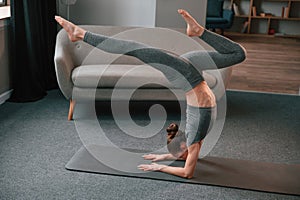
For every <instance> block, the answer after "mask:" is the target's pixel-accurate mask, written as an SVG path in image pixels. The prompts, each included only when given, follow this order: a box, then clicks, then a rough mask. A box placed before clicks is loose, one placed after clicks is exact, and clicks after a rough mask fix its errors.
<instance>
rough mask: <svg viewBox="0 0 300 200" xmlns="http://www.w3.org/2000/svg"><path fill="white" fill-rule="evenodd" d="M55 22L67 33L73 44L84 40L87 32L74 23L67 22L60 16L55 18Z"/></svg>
mask: <svg viewBox="0 0 300 200" xmlns="http://www.w3.org/2000/svg"><path fill="white" fill-rule="evenodd" d="M55 20H56V21H57V22H58V23H59V24H60V25H61V26H62V27H63V28H64V29H65V30H66V31H67V33H68V36H69V38H70V40H71V41H72V42H76V41H78V40H82V39H83V37H84V34H85V33H86V31H85V30H84V29H82V28H80V27H78V26H76V25H75V24H73V23H72V22H69V21H67V20H65V19H64V18H62V17H60V16H55Z"/></svg>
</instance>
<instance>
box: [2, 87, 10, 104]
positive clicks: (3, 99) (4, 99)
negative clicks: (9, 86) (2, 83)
mask: <svg viewBox="0 0 300 200" xmlns="http://www.w3.org/2000/svg"><path fill="white" fill-rule="evenodd" d="M12 91H13V90H8V91H6V92H4V93H2V94H0V105H1V104H3V103H4V102H5V101H6V100H7V99H9V98H10V95H11V93H12Z"/></svg>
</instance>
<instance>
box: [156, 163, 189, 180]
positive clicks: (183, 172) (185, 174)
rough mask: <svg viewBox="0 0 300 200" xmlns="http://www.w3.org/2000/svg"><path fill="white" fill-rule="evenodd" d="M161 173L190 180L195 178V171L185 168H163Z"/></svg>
mask: <svg viewBox="0 0 300 200" xmlns="http://www.w3.org/2000/svg"><path fill="white" fill-rule="evenodd" d="M159 171H161V172H164V173H168V174H172V175H175V176H180V177H182V178H188V179H190V178H193V175H194V170H191V169H187V168H185V167H171V166H163V167H161V169H160V170H159Z"/></svg>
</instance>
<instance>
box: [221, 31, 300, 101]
mask: <svg viewBox="0 0 300 200" xmlns="http://www.w3.org/2000/svg"><path fill="white" fill-rule="evenodd" d="M225 36H226V37H228V38H230V39H232V40H233V41H236V42H238V43H240V44H241V45H242V46H244V47H245V49H246V50H247V58H246V60H245V61H244V62H243V63H241V64H238V65H235V66H234V68H233V74H232V78H231V81H230V83H229V89H236V90H250V91H260V92H272V93H287V94H298V95H299V87H300V39H299V38H297V39H296V38H281V37H263V36H241V35H234V34H228V33H227V34H226V33H225Z"/></svg>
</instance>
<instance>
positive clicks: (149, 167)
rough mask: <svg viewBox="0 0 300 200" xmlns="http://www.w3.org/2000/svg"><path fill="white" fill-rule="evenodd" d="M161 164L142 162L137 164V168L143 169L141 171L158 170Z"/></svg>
mask: <svg viewBox="0 0 300 200" xmlns="http://www.w3.org/2000/svg"><path fill="white" fill-rule="evenodd" d="M162 167H163V165H158V164H156V163H152V164H150V165H148V164H142V165H139V166H138V169H140V170H143V171H159V170H160V169H161V168H162Z"/></svg>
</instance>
